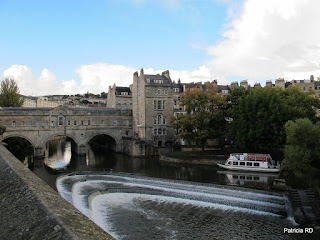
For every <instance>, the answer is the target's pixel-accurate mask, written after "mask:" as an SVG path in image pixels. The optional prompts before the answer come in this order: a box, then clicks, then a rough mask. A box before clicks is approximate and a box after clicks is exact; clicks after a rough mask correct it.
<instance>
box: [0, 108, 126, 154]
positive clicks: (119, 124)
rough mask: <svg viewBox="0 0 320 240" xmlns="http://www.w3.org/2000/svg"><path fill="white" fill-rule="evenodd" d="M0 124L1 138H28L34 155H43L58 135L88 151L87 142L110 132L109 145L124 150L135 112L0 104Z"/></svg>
mask: <svg viewBox="0 0 320 240" xmlns="http://www.w3.org/2000/svg"><path fill="white" fill-rule="evenodd" d="M0 125H2V126H4V127H6V131H5V132H4V133H3V134H2V135H0V142H2V141H3V140H5V139H7V138H10V137H21V138H24V139H26V140H28V141H29V142H30V143H31V144H32V146H33V147H34V150H35V156H43V155H44V149H45V144H46V143H47V141H48V140H49V139H51V138H53V137H55V136H66V137H69V138H71V139H72V140H73V142H74V143H75V146H74V147H73V151H76V152H77V153H78V154H85V153H86V152H87V143H88V142H89V141H90V140H91V139H92V138H93V137H95V136H98V135H105V136H108V139H109V141H110V147H111V148H112V150H114V151H116V152H123V148H124V146H123V145H124V144H123V138H131V137H132V112H131V110H128V109H125V110H120V109H111V108H72V107H65V106H60V107H57V108H16V107H2V108H0Z"/></svg>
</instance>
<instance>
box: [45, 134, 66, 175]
mask: <svg viewBox="0 0 320 240" xmlns="http://www.w3.org/2000/svg"><path fill="white" fill-rule="evenodd" d="M70 162H71V142H69V141H65V140H64V139H63V140H52V141H48V142H47V144H46V148H45V159H44V164H45V165H46V166H48V167H50V168H52V169H57V170H59V169H64V168H66V167H67V166H68V165H69V164H70Z"/></svg>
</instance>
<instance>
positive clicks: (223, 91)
mask: <svg viewBox="0 0 320 240" xmlns="http://www.w3.org/2000/svg"><path fill="white" fill-rule="evenodd" d="M221 92H222V93H224V94H228V93H229V91H228V90H222V91H221Z"/></svg>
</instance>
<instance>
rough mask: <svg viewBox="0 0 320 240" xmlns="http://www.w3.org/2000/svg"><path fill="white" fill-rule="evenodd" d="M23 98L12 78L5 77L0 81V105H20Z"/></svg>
mask: <svg viewBox="0 0 320 240" xmlns="http://www.w3.org/2000/svg"><path fill="white" fill-rule="evenodd" d="M23 102H24V99H23V98H22V97H21V95H20V93H19V88H18V86H17V83H16V82H15V81H14V80H13V79H9V78H6V79H4V80H3V81H2V82H1V88H0V106H1V107H21V106H22V105H23Z"/></svg>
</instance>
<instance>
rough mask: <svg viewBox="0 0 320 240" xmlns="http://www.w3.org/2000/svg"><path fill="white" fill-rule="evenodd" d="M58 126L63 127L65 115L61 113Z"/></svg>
mask: <svg viewBox="0 0 320 240" xmlns="http://www.w3.org/2000/svg"><path fill="white" fill-rule="evenodd" d="M58 125H59V126H63V115H62V114H61V113H60V114H59V117H58Z"/></svg>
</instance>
